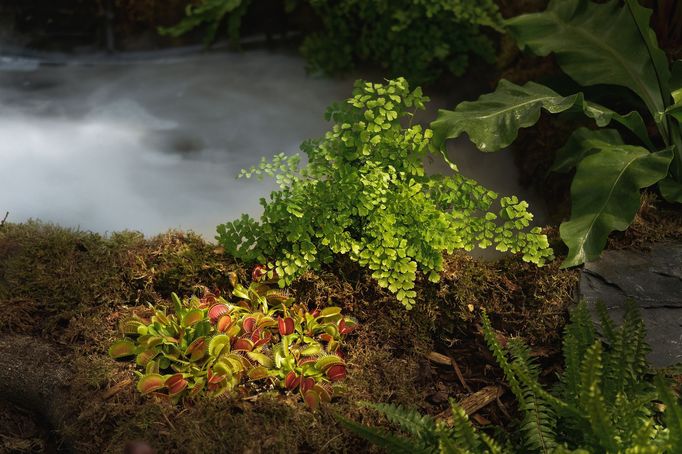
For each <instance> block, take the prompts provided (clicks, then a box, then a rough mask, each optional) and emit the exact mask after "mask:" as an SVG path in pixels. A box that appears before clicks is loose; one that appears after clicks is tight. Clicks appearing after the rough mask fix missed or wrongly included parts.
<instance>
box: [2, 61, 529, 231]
mask: <svg viewBox="0 0 682 454" xmlns="http://www.w3.org/2000/svg"><path fill="white" fill-rule="evenodd" d="M351 89H352V78H350V77H348V78H343V79H324V78H319V77H311V76H309V75H307V74H306V72H305V70H304V62H303V61H302V60H301V59H300V58H298V57H296V56H292V55H289V54H286V53H272V52H267V51H249V52H245V53H242V54H234V53H231V54H227V53H222V52H221V53H208V54H194V55H185V56H165V57H164V56H160V57H159V56H155V57H154V58H151V57H147V58H125V57H120V56H119V57H108V58H100V57H98V58H92V59H80V60H73V59H69V58H65V59H62V60H59V61H56V62H55V61H52V62H50V61H45V60H44V59H42V60H38V59H26V58H23V59H22V58H9V57H4V58H3V57H0V163H1V164H0V211H2V213H1V214H3V215H4V212H5V211H9V212H10V216H9V220H10V221H13V222H21V221H25V220H27V219H29V218H34V219H36V218H37V219H41V220H43V221H49V222H55V223H58V224H61V225H64V226H70V227H79V228H81V229H87V230H93V231H97V232H111V231H115V230H123V229H133V230H139V231H142V232H144V233H145V234H149V235H151V234H156V233H160V232H163V231H165V230H167V229H169V228H181V229H192V230H194V231H196V232H199V233H201V234H202V235H203V236H205V237H206V238H207V239H211V238H213V236H214V232H215V226H216V225H217V224H219V223H222V222H225V221H226V220H231V219H234V218H236V217H238V216H239V215H240V214H241V213H244V212H245V213H250V214H252V215H258V214H259V213H260V211H261V210H260V206H259V204H258V200H259V198H260V197H263V196H265V195H266V194H268V193H269V192H270V191H271V190H272V189H273V185H272V183H270V182H267V181H266V182H259V181H251V180H235V176H236V175H237V173H238V172H239V170H240V169H242V168H245V167H249V166H251V165H254V164H256V163H257V162H258V161H259V160H260V158H261V157H262V156H271V155H273V154H275V153H278V152H285V153H293V152H296V151H298V147H299V145H300V143H301V142H302V141H303V140H305V139H308V138H314V137H319V136H322V135H323V134H324V132H325V131H326V130H327V129H328V127H329V125H328V124H327V123H326V122H325V120H324V118H323V114H324V111H325V108H326V106H327V105H329V104H330V103H331V102H333V101H337V100H342V99H345V98H346V97H348V96H349V94H350V92H351ZM457 97H465V98H471V97H472V96H471V93H467V92H466V91H464V90H460V93H454V94H451V96H449V97H448V98H449V99H448V98H446V97H442V96H441V97H436V99H435V100H434V102H433V103H432V113H431V114H429V115H430V116H428V115H426V116H423V117H425V118H428V119H431V118H433V116H434V115H435V113H433V111H435V108H436V107H452V105H454V99H456V98H457ZM474 97H475V96H474ZM450 154H451V157H452V159H454V160H455V161H456V162H458V164H459V166H460V169H461V170H462V172H463V173H464V174H465V175H468V176H471V177H474V178H476V179H478V180H479V181H480V182H481V183H483V184H485V185H487V186H489V187H491V188H492V189H494V190H497V191H500V192H502V193H515V194H520V195H522V196H526V197H528V196H529V194H527V193H526V191H524V190H523V189H522V188H520V187H519V186H518V184H517V183H516V171H515V169H514V167H513V164H512V160H511V156H510V155H509V154H482V153H480V152H478V151H476V150H475V149H473V147H472V146H471V145H470V144H469V143H468V141H467V140H466V139H463V140H461V141H458V142H456V143H453V144H452V145H451V153H450ZM429 167H430V168H431V169H435V170H442V169H443V166H442V164H441V163H438V162H437V161H435V162H433V163H431V164H429ZM536 211H538V210H536Z"/></svg>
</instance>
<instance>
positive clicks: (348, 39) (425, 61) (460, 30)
mask: <svg viewBox="0 0 682 454" xmlns="http://www.w3.org/2000/svg"><path fill="white" fill-rule="evenodd" d="M307 1H308V3H309V4H310V6H311V7H312V9H313V10H314V11H315V12H316V13H317V15H318V16H319V19H320V21H321V22H322V24H323V25H324V28H323V30H322V31H320V32H319V33H313V34H311V35H308V36H306V38H305V40H304V42H303V45H302V46H301V53H302V54H303V55H304V57H306V59H307V60H308V66H309V68H310V69H311V70H313V71H322V72H325V73H328V74H335V73H338V72H341V71H345V70H349V69H352V68H353V67H354V66H355V64H356V63H358V62H371V63H375V64H379V65H381V66H382V67H384V68H386V69H387V70H388V72H389V75H390V76H392V77H394V76H404V77H407V78H408V79H409V80H411V81H413V82H415V83H423V82H428V81H432V80H434V79H436V78H438V77H439V76H440V75H441V74H442V73H444V72H447V73H451V74H454V75H456V76H461V75H462V74H463V73H464V71H465V70H466V69H467V67H468V65H469V57H470V55H476V56H478V57H480V58H482V59H484V60H486V61H488V62H493V61H494V59H495V49H494V46H493V43H492V42H491V40H490V39H489V38H488V37H487V36H486V35H485V34H484V33H482V32H481V27H482V26H486V27H492V28H495V29H497V30H502V18H501V16H500V13H499V11H498V8H497V5H496V4H495V2H494V1H493V0H480V1H477V2H472V1H469V0H398V1H396V0H393V1H389V0H373V1H364V0H341V1H338V0H307ZM250 3H251V1H250V0H200V2H199V4H198V5H193V4H189V5H188V6H187V10H186V16H187V17H185V19H183V20H182V21H181V22H180V23H179V24H177V25H175V26H173V27H170V28H161V29H159V31H160V33H161V34H165V35H171V36H180V35H183V34H185V33H187V32H189V31H191V30H193V29H195V28H197V27H199V26H202V25H205V26H206V27H207V31H206V34H205V42H206V45H210V44H211V43H212V42H213V41H214V39H215V36H216V33H217V31H218V28H219V27H220V26H221V24H222V22H223V21H224V20H225V19H226V18H227V22H228V24H227V28H228V33H229V36H230V38H231V40H232V42H233V44H237V42H238V39H239V27H240V23H241V19H242V16H244V14H246V11H247V9H248V7H249V4H250ZM284 3H285V10H286V11H288V12H291V11H292V10H293V9H294V7H295V5H296V4H297V3H301V1H298V2H297V1H293V2H292V1H291V0H288V1H285V2H284Z"/></svg>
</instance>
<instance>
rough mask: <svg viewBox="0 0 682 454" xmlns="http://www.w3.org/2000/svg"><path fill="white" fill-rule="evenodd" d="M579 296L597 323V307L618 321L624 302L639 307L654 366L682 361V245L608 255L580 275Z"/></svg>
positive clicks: (650, 358) (653, 246)
mask: <svg viewBox="0 0 682 454" xmlns="http://www.w3.org/2000/svg"><path fill="white" fill-rule="evenodd" d="M581 274H582V275H581V278H580V288H579V295H580V298H581V299H584V300H585V301H586V302H587V304H588V307H589V308H590V310H591V312H592V315H593V320H594V321H595V323H597V324H598V325H599V319H598V317H597V315H596V309H595V307H596V303H597V301H601V302H603V303H604V304H605V305H606V309H607V311H608V313H609V316H610V317H611V318H612V319H613V320H614V321H615V322H616V323H620V321H621V320H622V318H623V313H624V312H625V302H626V301H627V300H632V301H633V302H635V303H636V305H637V306H638V307H639V310H640V313H641V314H642V318H643V320H644V323H645V325H646V328H647V342H648V343H649V345H650V346H651V349H652V351H651V353H650V354H649V361H650V362H651V364H652V365H653V366H655V367H666V366H671V365H673V364H677V363H681V362H682V244H679V243H656V244H652V245H649V247H648V248H647V249H645V250H616V251H604V252H603V253H602V256H601V258H600V259H599V260H596V261H594V262H590V263H587V264H586V265H585V268H584V269H583V271H582V273H581Z"/></svg>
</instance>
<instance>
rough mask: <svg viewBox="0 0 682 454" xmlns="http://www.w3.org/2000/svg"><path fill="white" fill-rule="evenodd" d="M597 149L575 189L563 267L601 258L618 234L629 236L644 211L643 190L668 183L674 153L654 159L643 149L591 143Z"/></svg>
mask: <svg viewBox="0 0 682 454" xmlns="http://www.w3.org/2000/svg"><path fill="white" fill-rule="evenodd" d="M590 146H592V147H596V148H598V150H599V151H597V152H596V153H594V154H591V155H589V156H587V157H585V158H584V159H583V160H582V161H581V162H580V163H579V164H578V166H577V171H576V174H575V177H574V178H573V183H572V184H571V199H572V208H571V219H570V220H569V221H566V222H564V223H562V224H561V226H560V229H559V231H560V233H561V238H562V239H563V240H564V242H565V243H566V244H567V245H568V248H569V251H568V256H567V257H566V260H564V263H563V264H562V267H564V268H566V267H570V266H576V265H580V264H581V263H584V262H586V261H590V260H593V259H596V258H597V257H599V254H600V253H601V251H602V249H603V248H604V246H605V245H606V239H607V237H608V235H609V233H611V232H612V231H614V230H620V231H622V230H625V229H627V228H628V226H629V225H630V223H631V222H632V220H633V219H634V217H635V214H636V213H637V210H638V209H639V199H640V189H641V188H646V187H648V186H651V185H653V184H655V183H656V182H658V181H660V180H662V179H663V178H665V176H666V175H667V173H668V167H669V165H670V161H671V160H672V157H673V153H672V150H670V149H666V150H663V151H659V152H656V153H649V152H648V151H647V150H646V149H644V148H641V147H633V146H628V145H617V144H611V143H607V142H601V143H598V141H596V140H593V141H590Z"/></svg>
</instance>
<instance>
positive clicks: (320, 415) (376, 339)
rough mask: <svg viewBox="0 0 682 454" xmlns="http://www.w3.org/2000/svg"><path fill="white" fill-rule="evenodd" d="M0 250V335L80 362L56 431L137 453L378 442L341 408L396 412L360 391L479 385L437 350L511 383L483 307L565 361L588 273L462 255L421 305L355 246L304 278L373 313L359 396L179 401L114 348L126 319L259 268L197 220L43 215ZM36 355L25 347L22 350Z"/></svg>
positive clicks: (353, 344) (428, 396)
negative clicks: (111, 229) (157, 396)
mask: <svg viewBox="0 0 682 454" xmlns="http://www.w3.org/2000/svg"><path fill="white" fill-rule="evenodd" d="M0 257H1V258H0V308H1V309H2V311H3V314H4V316H3V318H2V322H1V324H0V332H1V333H2V334H0V335H10V333H18V334H23V335H30V336H33V337H34V338H35V339H36V342H48V343H50V345H52V346H53V347H54V348H55V350H56V351H57V352H58V355H59V356H60V359H61V360H62V362H64V363H66V364H67V365H68V368H69V370H70V371H71V373H72V380H71V385H70V390H69V394H68V395H69V396H70V397H69V398H68V399H67V400H66V401H65V402H64V403H63V405H64V406H65V410H64V411H65V412H66V413H67V414H69V415H70V416H69V417H68V418H64V421H62V423H61V424H60V425H59V427H56V429H58V431H59V432H58V434H59V437H61V438H62V439H64V440H66V441H67V442H68V443H67V445H68V446H69V447H70V449H72V450H74V451H76V452H86V453H87V452H121V449H122V447H123V446H124V445H125V443H126V442H128V441H131V440H136V439H143V440H146V441H147V442H148V443H150V444H151V445H152V446H153V447H154V448H155V449H156V450H157V452H164V453H165V452H183V453H188V452H214V451H216V450H220V451H223V450H224V451H228V450H235V451H237V452H261V451H265V450H274V451H275V452H282V451H300V452H318V451H331V452H337V451H348V450H362V451H365V450H368V449H369V447H368V446H367V445H366V444H365V442H363V441H361V440H359V439H357V438H355V437H354V436H352V435H351V434H349V433H347V432H345V431H344V430H342V429H341V428H340V426H339V425H338V424H337V423H336V420H335V418H334V414H335V413H338V414H343V415H353V416H354V417H355V418H356V419H358V420H363V421H365V422H372V423H376V424H382V421H378V420H376V418H377V417H376V416H375V415H373V414H372V413H371V412H369V411H366V410H363V409H361V408H359V407H357V406H356V405H355V402H357V401H359V400H367V401H375V402H391V403H396V404H402V405H409V406H412V407H417V408H419V409H420V410H421V411H425V412H428V413H430V414H437V413H439V412H440V411H442V410H443V409H445V408H446V406H447V401H446V398H447V397H453V398H456V399H458V398H461V397H463V396H465V395H467V394H468V393H469V391H468V390H467V389H466V386H465V384H463V383H462V382H461V380H458V379H457V377H456V375H455V373H454V372H453V370H452V369H449V368H442V367H439V366H435V365H433V364H431V363H429V360H428V359H426V355H427V354H428V353H429V352H431V351H432V350H437V351H439V352H441V353H445V354H447V355H450V356H451V357H453V358H456V360H457V362H458V364H459V367H460V369H461V371H462V373H463V376H464V378H465V380H466V382H467V383H468V386H469V387H470V388H473V389H474V390H475V389H479V388H481V387H483V386H486V385H487V384H491V383H496V384H499V382H500V377H501V376H500V374H499V371H498V370H497V369H496V368H495V367H494V366H493V365H494V364H495V363H494V360H493V359H492V357H490V355H489V353H488V352H487V349H486V348H485V346H484V344H483V342H482V339H481V336H480V332H479V329H478V327H477V320H476V319H477V317H476V314H477V313H478V311H479V310H480V309H482V308H485V309H487V310H488V311H489V312H490V313H491V314H492V316H493V319H494V322H495V325H496V328H498V329H499V330H500V331H501V333H504V334H502V335H523V336H524V337H525V338H526V339H527V340H528V341H529V342H530V343H531V344H532V345H533V346H534V348H535V349H536V350H537V351H539V352H545V353H543V354H544V355H545V356H547V358H549V359H548V361H550V360H551V358H552V352H553V351H554V350H556V347H557V346H558V344H559V337H560V332H561V328H562V326H563V324H564V323H565V319H566V310H567V307H568V306H569V305H570V304H571V301H572V292H573V289H574V287H575V284H576V282H577V272H575V271H561V270H559V269H558V262H555V263H552V264H550V265H548V266H546V267H543V268H536V267H534V266H533V265H528V264H525V263H523V262H522V261H521V260H520V259H517V258H514V257H510V258H507V259H505V260H502V261H498V262H480V261H477V260H475V259H473V258H471V257H469V256H467V255H465V254H454V255H452V256H449V257H447V260H446V269H445V272H444V273H443V278H442V280H441V282H440V283H439V284H432V283H428V282H427V281H426V280H421V281H420V282H418V298H417V301H418V302H419V303H418V305H417V306H416V307H415V309H413V310H412V311H409V312H408V311H405V309H404V308H403V307H402V306H401V305H400V304H398V303H397V302H396V301H395V300H394V298H393V297H392V295H391V294H390V293H388V292H385V291H383V290H381V289H380V288H379V287H378V286H377V285H376V284H375V283H374V282H373V280H372V279H371V278H370V277H369V276H368V274H367V273H366V272H364V270H362V269H361V268H359V267H357V266H356V265H355V264H353V263H351V262H348V261H346V260H343V259H342V258H340V259H339V260H338V261H337V262H336V263H335V264H334V266H333V267H329V268H326V269H325V270H323V271H322V272H320V273H308V274H306V275H304V276H303V277H302V278H300V279H299V280H298V281H296V283H295V284H294V285H293V286H292V288H291V291H292V293H293V295H294V296H295V297H296V298H297V299H298V300H299V301H300V302H303V303H306V304H308V305H310V306H312V307H314V306H319V307H324V306H326V305H331V304H333V305H340V306H343V307H344V311H345V312H347V313H349V314H350V315H353V316H355V317H356V318H358V320H359V321H360V327H359V329H358V330H357V331H356V332H355V333H354V334H353V335H352V336H351V338H350V341H349V343H348V345H347V347H346V350H347V353H348V355H347V356H348V358H347V359H348V364H349V375H348V379H347V380H346V382H345V383H346V385H347V392H346V394H345V395H343V396H340V397H338V398H336V399H335V400H334V401H333V402H332V403H331V404H328V405H326V406H323V408H322V409H321V410H319V411H317V412H311V411H309V410H308V409H307V407H306V406H305V404H304V403H302V402H301V400H300V399H299V398H298V397H297V396H284V395H281V394H278V393H277V394H273V395H262V396H258V397H256V398H253V397H251V398H239V397H234V398H227V399H219V400H200V401H197V402H195V403H194V404H193V406H191V407H186V408H180V407H177V408H176V407H170V406H168V405H167V404H161V403H158V402H154V401H153V400H152V399H149V398H145V397H142V396H141V395H139V393H138V392H137V391H136V390H135V388H134V380H135V377H134V375H133V369H134V366H133V365H132V364H129V363H125V362H121V363H117V362H115V361H113V360H111V359H110V358H109V357H108V356H107V355H106V350H107V348H108V347H109V345H110V344H111V342H112V341H114V340H115V339H117V338H119V337H120V334H119V333H118V332H117V328H116V326H117V323H118V321H119V320H120V319H121V318H125V317H127V316H128V315H129V314H130V313H131V312H132V311H134V310H138V311H140V310H143V309H144V307H145V306H146V304H147V303H152V304H167V303H166V301H167V300H168V298H169V295H170V293H171V292H173V291H175V292H177V293H179V294H185V295H186V294H190V293H192V292H194V291H196V290H197V288H198V286H206V287H208V288H209V289H221V288H222V289H224V288H227V273H228V272H230V271H235V272H237V273H238V275H239V276H240V277H241V278H242V280H245V278H246V276H247V271H248V270H247V269H245V268H244V267H243V266H242V265H240V264H238V263H236V262H235V261H234V260H232V259H231V258H229V257H226V256H225V255H224V254H223V252H222V251H221V250H220V249H218V248H216V247H215V246H214V245H211V244H208V243H206V242H204V241H203V240H202V239H201V238H199V237H198V236H196V235H194V234H191V233H182V232H169V233H167V234H164V235H160V236H158V237H155V238H152V239H145V238H144V237H143V236H141V235H140V234H137V233H131V232H122V233H117V234H112V235H111V236H108V237H104V236H101V235H97V234H92V233H87V232H80V231H74V230H68V229H63V228H59V227H56V226H53V225H48V224H42V223H38V222H29V223H26V224H6V225H4V226H3V227H2V228H1V229H0ZM5 314H6V315H5ZM547 352H549V353H547ZM25 355H26V352H18V354H17V361H18V362H19V363H20V362H21V361H22V358H23V357H24V356H25ZM19 366H20V364H19ZM45 367H50V365H49V364H46V365H45ZM20 369H21V368H20V367H19V370H20ZM3 386H10V387H11V386H12V385H11V384H4V385H3ZM503 400H505V399H503ZM506 402H507V403H510V401H509V400H506ZM504 406H505V404H504V403H503V402H500V403H498V404H497V406H495V405H490V407H491V408H489V409H486V410H484V411H483V412H482V415H483V416H484V417H485V418H486V419H488V420H490V421H492V422H496V423H502V424H505V423H506V424H508V423H509V418H508V416H506V415H505V413H507V412H506V410H505V408H504ZM512 408H513V407H512Z"/></svg>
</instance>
